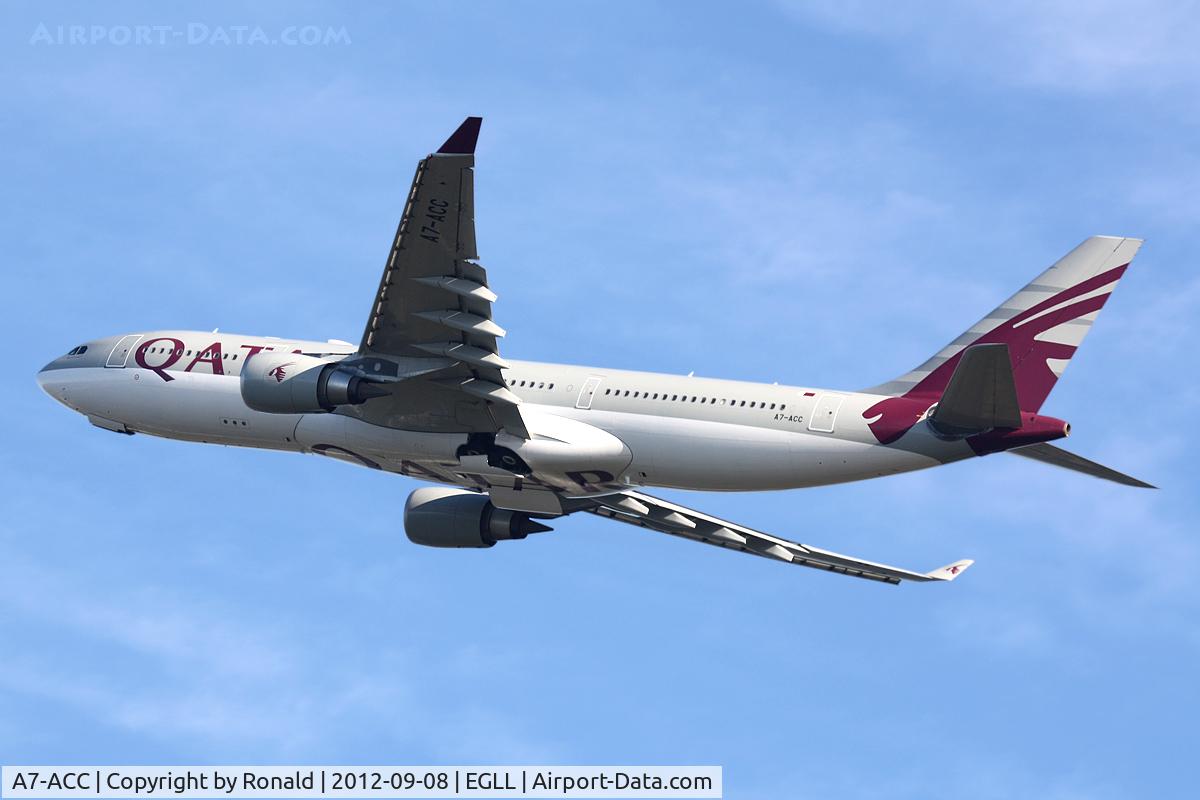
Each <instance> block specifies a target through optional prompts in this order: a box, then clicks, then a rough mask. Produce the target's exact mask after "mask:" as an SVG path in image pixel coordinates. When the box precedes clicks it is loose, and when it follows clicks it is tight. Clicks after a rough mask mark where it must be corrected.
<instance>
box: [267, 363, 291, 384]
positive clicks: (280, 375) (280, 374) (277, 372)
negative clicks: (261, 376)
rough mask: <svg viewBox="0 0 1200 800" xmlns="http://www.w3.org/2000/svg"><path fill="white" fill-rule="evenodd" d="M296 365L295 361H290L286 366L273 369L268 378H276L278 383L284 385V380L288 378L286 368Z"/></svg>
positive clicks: (281, 365) (282, 365)
mask: <svg viewBox="0 0 1200 800" xmlns="http://www.w3.org/2000/svg"><path fill="white" fill-rule="evenodd" d="M294 363H295V362H294V361H289V362H288V363H286V364H280V365H279V366H278V367H274V368H272V370H271V371H270V372H268V373H267V375H268V377H271V378H274V379H275V382H276V383H283V379H284V378H286V377H287V369H286V368H287V367H290V366H291V365H292V364H294Z"/></svg>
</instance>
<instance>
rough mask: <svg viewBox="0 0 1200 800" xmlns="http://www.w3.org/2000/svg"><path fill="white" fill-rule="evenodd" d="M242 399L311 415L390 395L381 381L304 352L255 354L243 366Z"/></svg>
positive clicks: (261, 407) (257, 406)
mask: <svg viewBox="0 0 1200 800" xmlns="http://www.w3.org/2000/svg"><path fill="white" fill-rule="evenodd" d="M241 380H242V386H241V388H242V401H243V402H245V404H246V405H247V406H249V407H250V408H252V409H254V410H255V411H265V412H267V413H269V414H309V413H316V412H321V411H333V410H334V409H335V408H337V407H338V406H344V405H359V404H360V403H365V402H366V401H367V400H370V399H371V398H372V397H380V396H382V395H385V394H387V390H386V389H384V388H383V387H382V386H380V385H379V384H375V383H370V382H368V381H365V380H363V379H362V378H360V377H358V376H357V375H353V374H351V373H350V372H347V371H345V370H343V369H339V368H338V364H337V362H329V361H324V360H322V359H319V358H313V357H312V356H306V355H302V354H300V353H270V352H260V353H255V354H254V357H253V358H251V359H250V360H249V361H247V362H246V364H245V365H244V366H243V367H242V379H241Z"/></svg>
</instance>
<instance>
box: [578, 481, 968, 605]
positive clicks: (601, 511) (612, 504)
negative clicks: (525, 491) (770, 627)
mask: <svg viewBox="0 0 1200 800" xmlns="http://www.w3.org/2000/svg"><path fill="white" fill-rule="evenodd" d="M564 505H565V506H567V507H568V509H569V510H570V511H588V512H590V513H592V514H596V515H598V516H601V517H607V518H608V519H615V520H617V521H618V522H626V523H629V524H631V525H637V526H638V527H641V528H646V529H648V530H652V531H658V532H659V533H669V534H671V535H672V536H679V537H682V538H684V539H691V540H692V541H697V542H703V543H705V544H711V545H716V546H718V547H725V548H729V549H732V550H740V551H742V552H743V553H751V554H753V555H756V556H762V557H763V558H772V559H775V560H778V561H785V562H787V563H790V564H797V565H799V566H802V567H812V568H814V569H822V570H825V571H826V572H836V573H838V574H841V575H850V576H851V577H855V578H866V579H868V580H873V581H881V582H883V583H891V584H897V583H900V582H901V581H917V582H926V581H952V580H954V579H955V578H957V577H958V576H959V575H961V574H962V573H963V572H964V571H965V570H966V569H967V567H969V566H971V565H972V564H974V563H975V562H974V561H971V560H970V559H963V560H961V561H955V562H954V563H952V564H947V565H946V566H944V567H939V568H938V569H935V570H931V571H929V572H911V571H909V570H906V569H901V568H900V567H891V566H888V565H887V564H877V563H875V562H874V561H864V560H862V559H859V558H854V557H853V556H845V555H841V554H839V553H831V552H830V551H828V550H821V549H819V548H816V547H813V546H812V545H807V544H800V543H799V542H792V541H789V540H787V539H781V538H779V537H778V536H772V535H771V534H769V533H763V532H762V531H756V530H754V529H753V528H747V527H746V526H744V525H738V524H737V523H735V522H729V521H728V520H723V519H720V518H718V517H714V516H710V515H708V514H704V513H701V512H699V511H694V510H692V509H690V508H687V507H686V506H681V505H678V504H676V503H671V502H668V501H666V500H660V499H658V498H657V497H651V496H650V495H648V494H643V493H641V492H634V491H626V492H619V493H616V494H609V495H603V496H600V497H589V498H582V499H579V498H571V499H570V500H566V501H564Z"/></svg>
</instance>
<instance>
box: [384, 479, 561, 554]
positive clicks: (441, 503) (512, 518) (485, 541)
mask: <svg viewBox="0 0 1200 800" xmlns="http://www.w3.org/2000/svg"><path fill="white" fill-rule="evenodd" d="M548 530H552V529H551V528H550V527H549V526H546V525H543V524H541V523H540V522H537V521H535V520H533V519H531V518H530V517H529V515H528V514H523V513H521V512H520V511H509V510H507V509H503V508H496V506H494V505H492V502H491V501H490V500H488V497H487V495H485V494H478V493H476V492H468V491H467V490H465V489H450V488H444V487H429V488H426V489H417V490H416V491H415V492H413V493H412V494H410V495H409V496H408V502H406V503H405V504H404V532H405V534H406V535H407V536H408V538H409V540H411V541H412V542H413V543H414V544H423V545H425V546H427V547H491V546H492V545H494V544H495V543H496V542H498V541H501V540H504V539H524V538H525V537H526V536H528V535H529V534H531V533H539V532H541V531H548Z"/></svg>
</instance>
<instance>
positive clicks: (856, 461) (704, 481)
mask: <svg viewBox="0 0 1200 800" xmlns="http://www.w3.org/2000/svg"><path fill="white" fill-rule="evenodd" d="M583 413H586V414H587V416H586V417H583V418H584V419H586V420H587V421H588V422H589V423H590V424H592V425H595V426H597V427H601V428H604V429H605V430H608V431H609V432H610V433H612V434H613V435H615V436H617V437H619V438H620V439H621V440H623V441H624V442H625V443H626V444H627V445H628V446H629V448H630V450H631V451H632V452H633V462H632V464H631V465H630V467H629V469H628V477H629V479H630V481H631V482H634V483H638V484H641V485H646V486H665V487H671V488H678V489H695V490H701V491H762V490H772V489H792V488H800V487H806V486H820V485H824V484H830V483H842V482H846V481H854V480H862V479H865V478H872V477H878V476H880V475H889V474H894V473H898V472H906V471H909V470H914V469H922V468H924V467H929V466H934V465H936V464H937V463H939V462H938V461H937V460H936V459H933V458H930V457H929V456H925V455H921V454H917V453H912V452H908V451H904V450H900V449H895V448H890V447H882V446H878V445H871V444H867V443H864V442H860V441H848V440H845V439H841V438H837V437H835V436H831V435H819V434H807V433H795V432H791V431H779V430H771V429H769V428H760V427H752V426H746V425H734V424H729V423H720V422H707V421H698V420H689V419H678V418H669V417H657V416H651V415H642V414H622V413H614V412H604V411H599V412H597V411H592V412H583Z"/></svg>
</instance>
